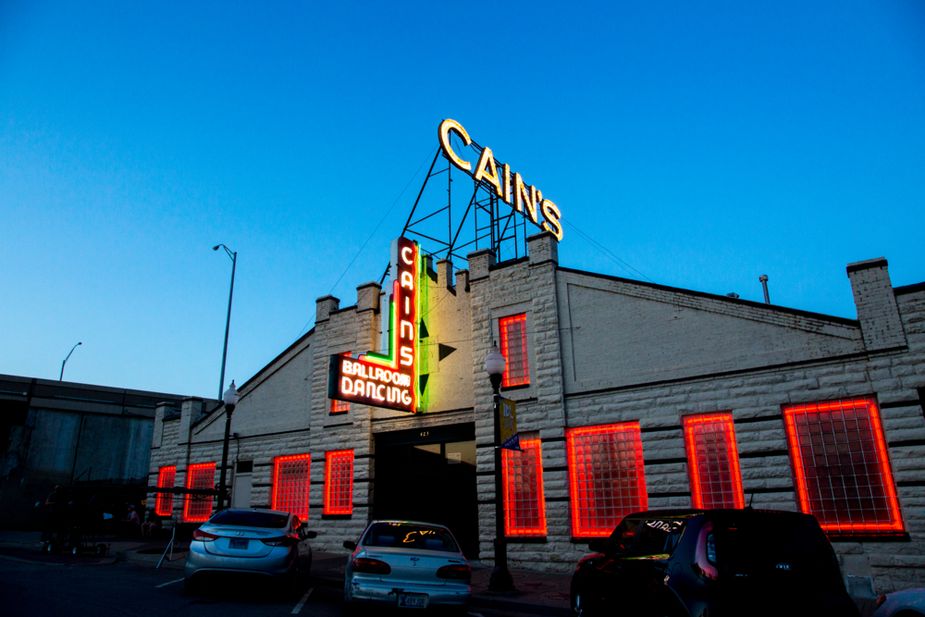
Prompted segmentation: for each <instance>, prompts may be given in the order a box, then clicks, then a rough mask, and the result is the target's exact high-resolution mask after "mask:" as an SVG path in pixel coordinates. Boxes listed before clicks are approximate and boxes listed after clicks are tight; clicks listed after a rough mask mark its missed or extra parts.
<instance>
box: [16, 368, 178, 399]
mask: <svg viewBox="0 0 925 617" xmlns="http://www.w3.org/2000/svg"><path fill="white" fill-rule="evenodd" d="M6 380H9V381H11V382H22V383H23V384H30V383H35V384H36V385H43V386H57V387H60V388H79V389H84V390H98V391H101V392H112V393H118V394H123V395H124V394H134V395H138V396H144V397H146V398H152V399H156V398H160V399H163V400H170V401H174V402H179V401H182V400H183V399H186V398H189V396H188V395H186V394H169V393H167V392H156V391H154V390H137V389H135V388H119V387H117V386H102V385H98V384H90V383H82V382H79V381H58V380H57V379H45V378H42V377H26V376H24V375H8V374H6V373H0V381H6Z"/></svg>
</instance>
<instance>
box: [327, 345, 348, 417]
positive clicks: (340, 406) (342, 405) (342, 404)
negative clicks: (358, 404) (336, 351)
mask: <svg viewBox="0 0 925 617" xmlns="http://www.w3.org/2000/svg"><path fill="white" fill-rule="evenodd" d="M340 355H342V356H349V355H350V352H349V351H345V352H343V353H341V354H340ZM330 401H331V404H330V406H329V407H328V411H329V412H330V413H331V414H332V415H333V414H338V413H347V412H348V411H350V403H349V402H348V401H339V400H337V399H336V398H332V399H330Z"/></svg>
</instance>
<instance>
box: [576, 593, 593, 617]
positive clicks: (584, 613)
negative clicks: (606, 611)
mask: <svg viewBox="0 0 925 617" xmlns="http://www.w3.org/2000/svg"><path fill="white" fill-rule="evenodd" d="M572 612H573V613H575V616H576V617H594V615H597V611H596V610H595V609H594V607H593V606H592V603H591V602H590V601H589V598H588V594H587V593H585V592H584V591H582V590H579V591H576V592H575V594H574V595H573V596H572Z"/></svg>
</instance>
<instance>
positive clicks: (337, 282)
mask: <svg viewBox="0 0 925 617" xmlns="http://www.w3.org/2000/svg"><path fill="white" fill-rule="evenodd" d="M422 160H424V159H422ZM425 164H426V163H421V165H420V167H418V168H417V171H415V172H414V174H413V175H412V176H411V177H410V178H408V182H406V183H405V186H404V188H402V190H401V191H400V192H399V193H398V196H396V197H395V199H394V201H392V205H391V206H389V208H388V210H386V212H385V214H384V215H382V218H381V219H379V222H378V223H376V226H375V227H374V228H373V230H372V232H370V234H369V236H367V238H366V240H364V241H363V244H362V245H361V246H360V248H359V249H357V252H356V253H355V254H354V256H353V259H351V260H350V263H349V264H347V267H346V268H344V271H343V272H341V274H340V276H339V277H337V280H336V281H334V284H333V285H331V289H330V291H328V293H329V294H331V293H334V289H335V288H336V287H337V285H338V284H339V283H340V282H341V281H342V280H343V279H344V277H345V276H347V272H349V271H350V268H352V267H353V264H354V263H355V262H356V260H357V259H359V257H360V255H361V254H362V253H363V251H364V250H365V249H366V245H367V244H369V242H370V240H372V239H373V236H375V235H376V233H377V232H378V231H379V228H380V227H382V224H383V223H384V222H385V221H386V219H387V218H389V215H390V214H392V210H394V209H395V206H396V205H397V204H398V201H399V200H400V199H401V198H402V197H403V196H404V194H405V191H407V190H408V187H409V186H411V183H412V182H414V179H415V178H417V177H418V174H419V173H421V169H423V168H424V165H425ZM311 323H312V320H311V319H309V320H308V321H306V322H305V325H304V326H302V329H301V330H300V331H299V334H298V336H297V337H296V338H298V337H299V336H302V334H303V333H304V332H305V331H306V330H308V326H309V324H311Z"/></svg>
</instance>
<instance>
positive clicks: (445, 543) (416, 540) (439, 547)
mask: <svg viewBox="0 0 925 617" xmlns="http://www.w3.org/2000/svg"><path fill="white" fill-rule="evenodd" d="M363 544H364V545H365V546H383V547H394V548H413V549H423V550H428V551H453V552H459V547H458V546H457V545H456V540H454V539H453V536H452V534H451V533H450V532H449V531H448V530H446V529H444V528H442V527H431V526H429V525H415V524H412V523H376V524H375V525H373V526H372V527H370V528H369V531H367V532H366V536H365V537H364V538H363Z"/></svg>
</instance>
